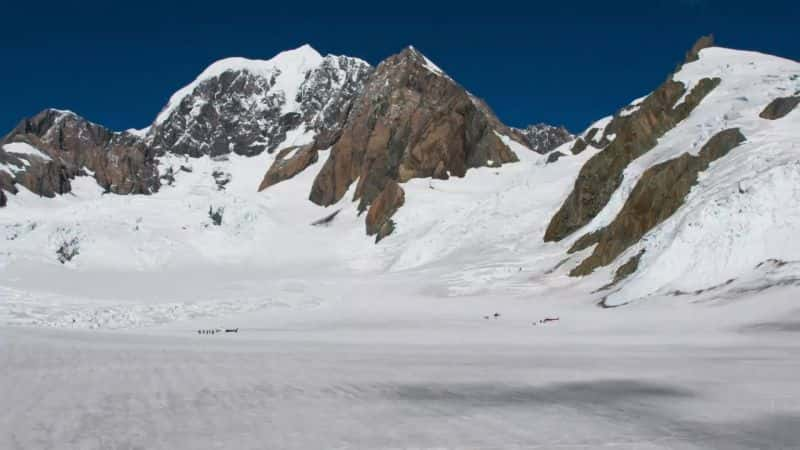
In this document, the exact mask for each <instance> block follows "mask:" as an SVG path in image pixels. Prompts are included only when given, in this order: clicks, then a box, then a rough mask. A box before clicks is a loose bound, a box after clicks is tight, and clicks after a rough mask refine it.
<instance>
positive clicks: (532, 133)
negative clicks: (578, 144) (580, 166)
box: [516, 123, 575, 153]
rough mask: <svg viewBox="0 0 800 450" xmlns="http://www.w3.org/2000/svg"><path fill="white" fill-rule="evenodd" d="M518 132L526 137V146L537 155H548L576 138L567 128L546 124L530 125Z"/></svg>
mask: <svg viewBox="0 0 800 450" xmlns="http://www.w3.org/2000/svg"><path fill="white" fill-rule="evenodd" d="M516 131H517V132H518V133H520V134H521V135H522V136H523V137H524V139H525V144H526V145H527V146H528V147H529V148H530V149H531V150H533V151H535V152H536V153H548V152H550V151H552V150H553V149H555V148H556V147H558V146H559V145H561V144H564V143H566V142H569V141H571V140H572V139H574V138H575V136H573V135H572V133H570V132H569V131H568V130H567V129H566V128H564V127H554V126H552V125H548V124H546V123H538V124H536V125H529V126H528V127H527V128H525V129H524V130H516Z"/></svg>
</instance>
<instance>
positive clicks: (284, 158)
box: [258, 145, 319, 192]
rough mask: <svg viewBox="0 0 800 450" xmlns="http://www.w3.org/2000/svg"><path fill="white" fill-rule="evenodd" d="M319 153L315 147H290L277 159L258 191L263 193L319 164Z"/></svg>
mask: <svg viewBox="0 0 800 450" xmlns="http://www.w3.org/2000/svg"><path fill="white" fill-rule="evenodd" d="M318 153H319V152H318V151H317V149H316V148H315V147H314V145H305V146H302V147H289V148H285V149H283V150H281V151H280V152H278V155H277V156H276V157H275V161H274V162H273V163H272V166H270V168H269V170H267V173H266V175H264V179H263V180H262V181H261V184H260V185H259V186H258V191H259V192H261V191H263V190H264V189H266V188H268V187H270V186H272V185H273V184H276V183H280V182H281V181H285V180H288V179H289V178H292V177H293V176H295V175H297V174H298V173H300V172H302V171H303V170H305V168H306V167H308V166H310V165H312V164H314V163H315V162H317V160H318V159H319V155H318Z"/></svg>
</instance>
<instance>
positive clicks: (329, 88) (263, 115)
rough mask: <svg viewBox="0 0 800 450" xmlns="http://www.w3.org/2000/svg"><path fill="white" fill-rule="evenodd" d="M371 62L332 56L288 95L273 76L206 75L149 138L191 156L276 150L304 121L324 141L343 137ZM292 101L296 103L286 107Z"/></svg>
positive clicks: (234, 72) (237, 72)
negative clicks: (289, 107)
mask: <svg viewBox="0 0 800 450" xmlns="http://www.w3.org/2000/svg"><path fill="white" fill-rule="evenodd" d="M371 71H372V69H371V67H370V66H369V65H368V64H367V63H365V62H364V61H361V60H359V59H356V58H350V57H345V56H327V57H325V58H324V59H323V60H322V63H321V64H320V65H319V66H318V67H316V68H314V69H312V70H310V71H309V72H308V73H306V75H305V76H306V78H305V80H304V81H303V83H302V84H301V86H300V89H299V91H298V92H297V96H296V98H293V99H287V98H285V93H284V92H283V91H282V90H280V86H276V80H277V77H278V76H279V75H280V70H277V69H276V71H274V73H273V74H272V75H271V76H266V75H265V74H263V73H253V72H251V71H249V70H245V69H242V70H228V71H225V72H223V73H221V74H220V75H218V76H214V77H211V78H209V79H206V80H203V81H201V82H200V83H199V84H198V85H197V86H196V87H195V88H194V90H193V91H192V92H191V94H189V95H187V96H185V97H183V98H182V99H181V100H180V103H179V104H178V105H177V106H176V107H175V108H174V109H173V110H172V111H171V113H170V114H169V115H168V117H166V119H165V120H164V121H163V122H161V123H158V121H157V123H155V124H154V125H153V128H152V130H151V132H150V139H151V140H152V145H153V147H154V148H155V149H157V150H158V151H160V152H165V151H169V152H172V153H177V154H187V155H190V156H195V157H197V156H202V155H212V156H214V155H221V154H227V153H236V154H240V155H246V156H252V155H257V154H259V153H261V152H263V151H264V150H267V151H270V152H272V151H274V150H276V149H277V146H278V145H280V144H281V143H282V142H284V140H285V139H286V135H287V133H288V132H289V131H291V130H294V129H296V128H298V127H300V126H302V125H305V126H306V128H307V129H310V130H315V131H318V132H319V136H318V139H319V140H320V144H321V145H322V146H323V148H324V147H327V146H330V144H331V143H332V142H333V141H334V140H335V139H336V138H337V137H338V133H339V130H340V129H341V127H342V124H343V123H344V120H345V119H346V118H347V114H348V111H349V110H350V107H351V104H352V101H353V99H354V98H355V97H356V96H357V95H358V94H359V93H360V92H361V89H362V88H363V84H364V81H365V80H366V78H367V76H368V75H369V73H370V72H371ZM290 102H293V103H296V104H297V107H296V108H293V109H294V110H291V111H284V109H285V107H286V105H287V104H288V103H290Z"/></svg>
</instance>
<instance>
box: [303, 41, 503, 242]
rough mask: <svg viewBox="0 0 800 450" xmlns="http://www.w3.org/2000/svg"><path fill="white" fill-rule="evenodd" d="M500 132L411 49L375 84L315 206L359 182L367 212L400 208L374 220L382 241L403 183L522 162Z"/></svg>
mask: <svg viewBox="0 0 800 450" xmlns="http://www.w3.org/2000/svg"><path fill="white" fill-rule="evenodd" d="M495 124H499V120H497V118H496V117H494V116H493V115H492V114H491V112H490V111H489V110H488V108H482V107H480V102H476V101H474V99H473V97H472V96H471V95H470V94H469V93H468V92H467V91H466V90H464V88H462V87H461V86H460V85H458V84H457V83H456V82H454V81H453V80H452V79H451V78H449V77H447V76H445V75H444V72H443V71H442V70H441V69H440V68H438V67H437V66H436V65H435V64H433V63H432V62H431V61H430V60H429V59H427V58H426V57H425V56H424V55H422V54H421V53H420V52H419V51H417V50H416V49H414V48H413V47H407V48H406V49H404V50H403V51H401V52H400V53H398V54H396V55H394V56H391V57H389V58H387V59H386V60H384V61H383V62H381V63H380V64H379V65H378V67H377V68H376V69H375V72H374V73H373V74H372V75H371V76H370V77H369V80H368V82H367V83H366V85H365V86H364V90H363V92H362V93H361V95H360V96H359V97H358V99H357V100H356V102H355V104H354V106H353V111H352V112H351V114H350V115H349V117H348V119H347V122H346V123H345V125H344V128H343V131H342V134H341V137H340V138H339V140H338V141H337V142H336V143H335V144H334V146H333V147H332V149H331V152H330V154H329V157H328V159H327V161H326V162H325V164H324V165H323V167H322V169H321V170H320V172H319V174H318V175H317V177H316V179H315V180H314V184H313V186H312V189H311V196H310V199H311V200H312V201H313V202H315V203H317V204H320V205H330V204H333V203H335V202H337V201H339V199H341V198H342V197H343V196H344V194H345V192H347V190H348V188H349V187H350V185H351V184H352V183H354V182H356V181H358V184H357V185H356V189H355V193H354V200H359V209H360V210H362V211H363V210H365V209H366V208H367V207H368V206H369V205H371V204H372V203H373V201H374V200H375V199H376V198H379V197H380V198H381V199H383V201H382V205H383V204H384V203H390V204H391V203H394V206H392V207H388V206H384V207H382V208H381V210H382V211H385V212H386V213H387V214H383V215H381V214H376V213H373V214H371V215H370V216H369V217H368V219H369V221H370V222H371V223H368V224H367V225H368V226H367V228H368V231H374V232H376V233H378V238H379V239H380V238H381V237H382V235H381V234H385V233H386V232H390V231H391V230H392V229H393V226H392V225H391V224H390V222H389V217H390V216H391V215H392V214H394V212H395V211H396V210H397V208H399V207H400V205H401V204H402V203H403V201H401V200H400V199H403V198H404V196H403V193H402V187H400V186H399V185H397V183H403V182H406V181H408V180H410V179H412V178H428V177H433V178H439V179H447V178H449V177H450V176H457V177H463V176H464V175H465V174H466V171H467V170H468V169H469V168H474V167H481V166H499V165H501V164H503V163H507V162H512V161H516V160H517V157H516V155H515V154H514V153H513V152H512V151H511V150H510V149H509V148H508V147H507V146H506V145H505V144H504V143H503V142H502V140H501V139H500V137H499V136H498V134H497V132H498V131H501V132H502V131H503V130H498V128H497V127H496V126H495ZM386 189H390V190H391V192H384V191H385V190H386ZM389 199H391V201H389ZM381 230H382V231H381Z"/></svg>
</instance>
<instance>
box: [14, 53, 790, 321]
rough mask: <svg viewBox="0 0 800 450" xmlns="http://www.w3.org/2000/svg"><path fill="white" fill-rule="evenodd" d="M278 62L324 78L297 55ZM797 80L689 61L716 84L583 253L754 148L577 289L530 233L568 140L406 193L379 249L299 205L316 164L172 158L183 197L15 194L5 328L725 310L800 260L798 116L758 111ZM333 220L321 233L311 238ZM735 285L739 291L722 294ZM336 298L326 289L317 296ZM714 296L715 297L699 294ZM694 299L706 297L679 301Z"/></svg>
mask: <svg viewBox="0 0 800 450" xmlns="http://www.w3.org/2000/svg"><path fill="white" fill-rule="evenodd" d="M290 55H293V56H292V58H295V57H296V58H300V59H302V60H303V61H306V62H310V63H313V62H314V61H317V58H316V57H315V56H314V55H316V52H313V51H311V50H310V49H309V48H305V47H304V48H301V49H299V50H297V51H295V52H290ZM279 56H280V55H279ZM284 56H285V55H284ZM282 58H284V57H283V56H280V57H276V60H281V59H282ZM271 64H272V63H271ZM274 65H276V66H277V65H278V64H277V63H274ZM220 67H222V66H220ZM220 70H221V69H220ZM265 70H266V69H265ZM799 74H800V68H798V63H795V62H792V61H788V60H784V59H781V58H776V57H772V56H767V55H761V54H757V53H752V52H739V51H733V50H727V49H721V48H709V49H706V50H703V51H702V53H701V57H700V59H699V61H696V62H694V63H690V64H687V65H685V66H684V67H683V69H682V70H681V71H680V72H679V73H677V74H676V75H675V77H676V79H677V80H679V81H681V82H684V83H685V84H687V85H688V86H691V85H693V83H695V82H696V81H697V80H698V79H699V78H702V77H707V76H719V77H720V78H722V83H721V84H720V86H719V87H717V88H716V89H715V90H714V91H712V92H711V93H710V94H709V95H708V96H707V97H706V98H705V99H704V100H703V101H702V102H701V103H700V105H699V106H698V107H697V109H696V110H695V111H694V112H693V113H692V114H691V115H690V116H689V118H687V119H686V120H685V121H684V122H682V123H680V124H678V126H676V127H675V128H674V129H673V130H671V131H669V132H668V133H667V134H665V135H664V136H663V137H662V138H661V139H660V140H659V144H658V145H657V146H656V147H655V148H654V149H653V150H651V151H650V152H647V153H645V154H644V155H643V156H642V157H641V158H639V159H637V160H635V161H634V162H633V163H632V164H631V165H630V166H629V167H628V168H627V169H626V171H625V173H624V180H623V183H622V185H621V186H620V188H619V189H618V191H617V192H615V193H614V195H613V197H612V200H611V201H610V202H609V204H608V205H607V206H606V208H605V209H604V210H603V211H602V212H601V213H600V214H599V215H598V216H597V217H596V218H595V219H594V220H593V221H592V222H591V223H590V224H589V225H587V227H585V229H584V230H580V231H579V232H577V233H575V237H578V236H580V235H582V234H583V233H584V232H586V231H590V230H594V229H598V228H600V227H602V226H604V225H606V224H608V223H609V222H610V221H611V220H613V218H614V217H615V216H616V214H617V213H618V212H619V210H620V209H621V207H622V205H623V204H624V201H625V199H626V198H627V196H628V194H629V193H630V191H631V189H632V188H633V186H634V185H635V183H636V181H637V180H638V179H639V177H640V176H641V174H642V173H643V172H644V171H645V170H647V168H649V167H652V166H653V165H655V164H657V163H659V162H662V161H666V160H669V159H672V158H675V157H678V156H679V155H681V154H682V153H683V152H686V151H688V152H697V151H698V150H699V149H700V148H701V147H702V145H703V144H704V143H705V142H706V141H707V140H708V138H709V137H711V136H713V135H714V134H715V133H717V132H718V131H721V130H723V129H726V128H731V127H740V128H741V129H742V132H743V133H744V134H745V136H746V137H747V139H748V140H747V142H746V143H745V144H743V145H741V146H740V147H738V148H736V149H735V150H733V151H732V152H731V153H730V154H729V155H727V156H726V157H724V158H723V159H721V160H719V161H717V162H715V163H713V164H712V165H711V167H710V168H709V170H707V171H706V172H705V173H703V174H701V177H700V182H699V184H698V185H697V186H696V187H695V188H694V189H693V190H692V192H691V193H690V195H689V198H688V199H687V201H686V203H685V205H684V206H683V207H682V208H681V209H680V210H679V211H678V212H677V213H676V214H675V215H674V216H673V217H671V218H670V219H668V220H667V221H665V222H664V223H662V224H661V225H659V226H658V227H657V228H655V229H654V230H652V231H651V232H650V233H649V234H648V235H646V236H645V238H644V239H643V240H642V241H641V242H640V243H639V244H637V245H635V246H634V247H632V248H631V249H629V251H628V252H627V253H626V254H624V255H621V256H620V257H619V258H618V260H617V261H616V262H615V263H614V264H612V265H611V266H609V267H605V268H601V269H599V270H597V271H596V272H595V273H594V274H592V275H591V276H588V277H584V278H573V277H569V276H568V275H567V274H568V272H569V270H570V269H571V268H573V267H575V265H576V264H578V263H579V262H580V261H581V259H582V258H583V257H585V256H586V255H587V254H588V252H590V251H591V249H587V250H586V251H584V252H581V253H578V254H574V255H568V254H567V253H566V250H567V249H568V248H569V246H570V244H571V242H570V240H566V241H565V242H561V243H547V244H545V243H543V242H542V236H543V234H544V229H545V227H546V225H547V223H548V221H549V220H550V218H551V217H552V216H553V214H554V213H555V211H556V210H557V209H558V208H559V206H560V204H561V202H563V199H564V198H565V197H566V196H567V194H568V193H569V191H570V189H571V188H572V184H573V182H574V180H575V177H576V176H577V173H578V171H579V170H580V168H581V166H582V165H583V163H584V162H585V161H586V160H588V159H589V158H591V157H592V156H593V155H594V154H596V153H597V152H598V151H600V150H597V149H595V148H593V147H591V146H589V147H588V148H587V149H586V150H585V151H584V152H582V153H581V154H579V155H572V154H571V153H570V152H569V149H570V148H571V146H572V145H573V143H572V142H568V143H565V144H564V145H562V146H561V147H560V148H559V149H557V150H559V151H561V152H562V153H564V154H566V156H565V157H562V158H561V159H559V160H558V161H557V162H555V163H552V164H547V163H546V157H544V156H542V155H538V154H536V153H534V152H531V151H530V150H528V149H526V148H524V147H522V146H521V145H520V144H518V143H516V142H514V141H512V140H511V139H508V138H507V137H505V136H503V139H504V142H505V143H506V144H507V145H508V146H510V147H511V148H512V150H514V151H515V152H516V154H517V155H518V156H519V158H520V161H519V162H518V163H514V164H508V165H504V166H503V167H501V168H479V169H475V170H470V171H469V172H468V173H467V175H466V176H465V177H464V178H452V179H450V180H447V181H442V180H425V179H415V180H411V181H409V182H408V183H405V184H403V188H404V190H405V192H406V204H405V206H404V207H403V208H401V209H400V210H399V212H398V213H397V214H396V215H395V217H394V220H395V222H396V224H397V227H396V230H395V232H394V233H393V234H392V235H391V236H390V237H389V238H387V239H385V240H384V241H382V242H381V243H380V244H378V245H375V244H374V243H373V240H372V239H371V238H369V237H367V236H366V235H365V230H364V224H363V217H362V218H359V217H358V216H357V210H356V208H355V205H354V204H353V203H352V202H351V201H350V199H351V198H352V193H348V194H347V195H345V196H344V198H343V199H342V200H341V201H340V202H339V203H338V204H337V205H333V206H330V207H328V208H323V207H319V206H316V205H314V204H313V203H311V202H309V201H308V200H307V198H308V189H309V186H310V185H311V181H312V180H313V178H314V177H315V176H316V173H317V172H318V170H319V169H320V167H321V162H317V163H316V164H315V165H314V166H312V167H310V168H309V169H307V170H305V171H303V172H302V173H300V174H299V175H298V176H296V177H295V178H293V179H291V180H288V181H285V182H282V183H279V184H277V185H275V186H272V187H270V188H269V189H267V190H266V191H264V192H261V193H258V192H257V189H256V188H257V186H258V185H259V183H260V181H261V179H262V177H263V175H264V173H265V172H266V170H267V168H268V167H269V166H270V164H271V163H272V161H273V158H274V156H273V154H269V153H267V152H264V153H262V154H259V155H257V156H254V157H244V156H240V155H235V154H231V155H223V156H217V157H209V156H203V157H200V158H190V157H187V156H179V155H171V154H167V155H165V156H162V157H161V158H160V172H161V173H165V172H166V171H168V169H172V173H174V176H175V180H174V182H173V184H172V185H165V186H163V188H162V189H161V190H160V192H158V193H157V194H154V195H152V196H114V195H103V193H102V192H101V190H100V189H99V188H98V187H97V185H96V183H94V182H93V181H92V180H91V179H90V178H88V177H87V178H80V179H78V180H76V181H75V182H74V183H73V184H74V192H73V193H72V194H70V195H66V196H60V197H57V198H55V199H42V198H38V197H36V196H35V195H33V194H31V193H30V192H27V191H25V190H24V189H23V191H22V192H21V193H20V194H19V195H15V196H9V199H8V201H9V206H8V207H7V208H4V209H0V239H2V242H3V245H2V247H0V289H2V291H0V292H2V295H3V297H5V301H3V302H0V317H2V318H3V320H4V321H5V322H9V323H15V324H33V325H49V326H68V327H104V328H125V327H142V326H150V325H153V324H164V323H171V322H173V321H175V320H192V319H193V318H199V317H206V318H213V317H215V316H216V315H220V316H223V315H230V314H235V313H237V312H241V311H255V310H262V309H265V310H266V309H271V308H273V307H274V306H279V307H286V306H297V307H301V308H305V307H314V308H316V307H319V305H322V304H325V303H326V302H333V303H336V302H338V300H337V299H344V298H347V296H348V295H350V294H348V293H350V292H352V291H353V289H356V287H355V286H358V284H357V283H356V281H355V280H362V279H369V280H370V286H371V287H370V288H369V289H381V286H387V285H394V284H395V283H401V284H403V286H404V288H403V292H405V293H406V295H407V296H409V297H417V296H422V297H424V298H439V299H441V298H448V297H453V298H459V299H465V301H466V299H470V298H477V297H483V296H489V295H493V296H497V295H499V296H508V297H509V298H515V299H522V298H525V299H542V298H560V299H562V300H563V305H565V306H564V307H566V305H573V306H575V307H580V308H588V307H591V305H593V304H595V303H596V302H597V301H599V300H600V299H601V298H603V297H605V296H609V297H608V299H607V302H608V303H609V304H611V305H618V304H622V303H628V302H631V301H633V300H637V299H641V298H644V297H651V298H652V299H654V301H655V300H657V299H663V298H668V299H673V300H674V301H675V302H683V301H686V300H688V301H692V300H696V299H698V298H700V297H701V296H702V295H705V296H708V295H710V294H709V292H711V293H712V294H713V295H719V296H726V295H728V296H730V295H734V294H733V293H735V292H737V291H736V290H737V289H744V288H745V287H744V284H747V283H750V284H749V285H752V280H753V277H754V276H756V275H758V274H761V275H760V276H761V277H762V278H763V279H767V278H769V279H773V280H774V281H775V283H774V284H781V283H784V284H785V283H789V282H790V281H791V280H792V279H794V278H795V277H797V275H798V274H796V273H794V270H795V267H796V265H794V264H789V265H781V266H780V270H778V269H777V268H776V269H775V270H772V269H768V268H765V267H766V266H761V268H760V269H758V268H757V266H758V265H759V264H761V263H762V262H764V261H766V260H769V259H775V260H780V261H785V262H793V261H798V260H800V247H798V246H797V245H796V244H795V242H796V239H794V236H796V235H797V234H798V231H800V229H799V228H800V209H799V208H800V206H798V205H800V202H798V201H797V200H798V195H800V194H798V189H797V186H798V183H797V182H798V180H800V169H799V168H800V157H799V156H798V155H799V152H798V150H800V147H798V146H799V145H800V141H799V140H798V133H797V130H798V120H800V115H798V113H797V112H796V111H795V112H793V113H791V114H790V115H788V116H787V117H785V118H783V119H780V120H776V121H769V120H765V119H760V118H758V113H759V112H760V111H761V110H762V109H763V108H764V107H765V106H766V104H767V103H769V101H770V100H771V99H773V98H775V97H778V96H787V95H791V94H792V93H794V92H796V91H797V90H798V89H800V86H799V85H798V83H800V82H798V75H799ZM201 78H202V77H201ZM634 103H636V102H634ZM634 107H635V106H634ZM629 109H630V108H626V109H624V111H627V110H629ZM609 120H610V119H609V118H605V119H603V120H601V121H599V122H598V123H597V124H595V125H593V126H597V127H601V128H602V127H603V126H604V124H606V123H608V121H609ZM313 133H314V132H313V131H308V130H305V129H304V128H303V127H300V128H297V129H293V130H291V132H289V133H288V134H287V137H286V140H285V141H284V142H283V143H282V144H281V145H279V146H278V147H279V148H285V147H288V146H291V145H300V144H304V143H308V142H310V141H311V139H313ZM599 135H602V133H599V134H598V136H599ZM324 160H325V152H322V155H321V157H320V159H319V161H324ZM225 180H229V181H227V182H226V181H225ZM338 210H341V211H340V213H339V214H338V215H337V216H336V217H335V218H334V219H333V221H332V222H331V223H330V224H328V225H327V226H312V225H311V223H312V222H315V221H317V220H319V219H321V218H323V217H326V216H328V215H330V214H332V213H333V212H335V211H338ZM215 213H220V214H221V216H222V220H221V224H220V225H215V224H214V220H213V218H212V216H213V215H215ZM65 244H68V246H70V248H71V247H76V248H77V252H78V253H77V255H75V257H74V258H73V259H72V260H70V261H67V262H65V263H64V264H62V263H60V262H59V260H58V255H57V252H58V251H59V249H60V248H62V247H63V246H64V245H65ZM641 249H645V250H646V252H645V254H644V256H643V257H642V260H641V263H640V266H639V270H638V271H637V272H636V273H635V274H634V275H632V276H631V277H629V278H628V279H627V280H625V281H624V282H623V283H621V284H620V285H618V286H617V287H616V288H615V289H616V290H615V291H613V292H608V291H606V292H596V290H597V289H598V288H600V287H601V286H604V285H606V284H607V283H608V282H609V281H610V279H611V278H612V277H613V272H614V270H615V269H616V267H617V266H618V265H619V264H621V263H622V262H624V261H626V260H627V259H628V257H629V256H631V255H633V254H636V253H638V252H639V250H641ZM770 267H771V266H770ZM759 271H760V272H759ZM765 271H766V272H768V273H766V272H765ZM754 274H755V275H754ZM770 277H772V278H770ZM732 279H733V280H738V281H734V282H732V284H725V283H727V282H728V280H732ZM787 280H789V281H787ZM328 283H333V284H332V286H334V287H333V288H331V289H327V288H326V289H322V290H319V288H317V287H312V286H313V285H316V284H319V285H320V286H331V284H328ZM404 283H405V284H408V286H406V285H405V284H404ZM739 283H744V284H742V285H741V286H740V284H739ZM298 286H302V289H299V290H298V289H295V288H297V287H298ZM715 286H721V287H719V288H718V289H716V290H714V289H712V290H711V291H706V290H708V289H709V288H713V287H715ZM695 291H703V292H702V293H697V294H695V295H689V296H684V295H676V294H686V293H694V292H695ZM701 294H702V295H701ZM231 305H234V306H231ZM236 305H239V306H236ZM382 307H385V305H384V304H382ZM215 311H216V312H215ZM65 318H66V319H65ZM72 319H75V320H74V321H73V320H72Z"/></svg>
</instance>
